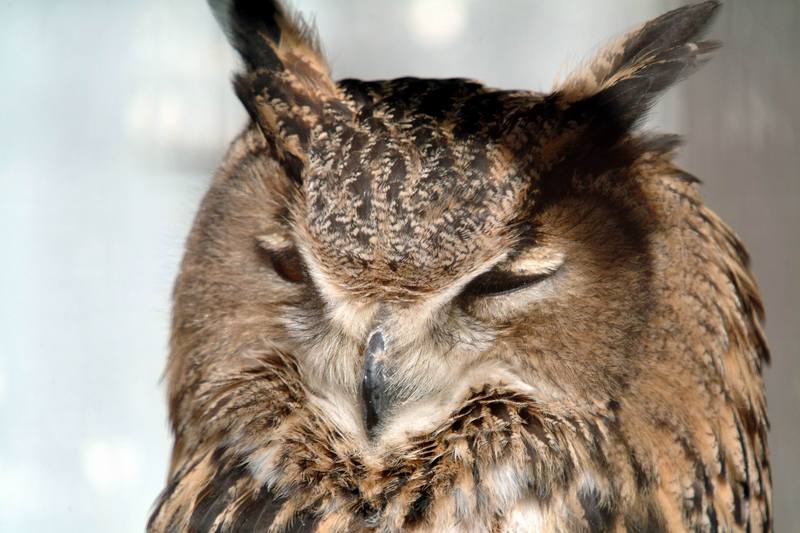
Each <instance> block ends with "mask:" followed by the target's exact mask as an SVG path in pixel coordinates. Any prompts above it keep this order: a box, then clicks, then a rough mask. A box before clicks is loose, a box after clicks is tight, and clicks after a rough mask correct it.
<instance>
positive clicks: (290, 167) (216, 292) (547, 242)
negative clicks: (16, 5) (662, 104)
mask: <svg viewBox="0 0 800 533" xmlns="http://www.w3.org/2000/svg"><path fill="white" fill-rule="evenodd" d="M211 4H212V8H213V10H214V11H215V14H216V16H217V18H218V20H219V21H220V23H221V25H222V27H223V28H224V30H225V32H226V34H227V35H228V37H229V40H230V42H231V43H232V45H233V46H234V47H235V49H236V50H237V51H238V52H239V54H240V55H241V57H242V60H243V68H242V71H241V72H240V73H239V74H237V75H236V77H235V82H234V87H235V91H236V94H237V95H238V97H239V99H240V100H241V102H242V104H244V106H245V108H246V109H247V111H248V113H249V115H250V117H251V121H250V125H249V126H248V127H247V128H246V129H245V130H244V131H243V132H242V133H241V134H240V135H239V137H238V138H237V139H236V140H235V141H234V142H233V144H232V145H231V147H230V149H229V151H228V154H227V156H226V157H225V160H224V162H223V163H222V166H221V168H220V170H219V171H218V172H217V174H216V176H215V178H214V180H213V183H212V185H211V188H210V190H209V192H208V193H207V195H206V197H205V199H204V201H203V203H202V206H201V208H200V211H199V214H198V215H197V218H196V221H195V224H194V227H193V229H192V231H191V234H190V236H189V239H188V243H187V246H186V254H185V257H184V260H183V263H182V267H181V272H180V275H179V277H178V280H177V282H176V288H175V293H174V315H173V326H172V327H173V329H172V340H171V354H170V358H169V364H168V368H167V373H166V379H167V382H168V397H169V409H170V419H171V425H172V429H173V431H174V435H175V441H174V449H173V452H172V462H171V465H170V469H169V478H168V483H167V486H166V488H165V489H164V490H163V492H162V493H161V495H160V497H159V498H158V500H157V502H156V504H155V507H154V510H153V512H152V516H151V518H150V521H149V524H148V529H149V531H152V532H161V531H221V532H230V531H271V532H290V531H291V532H298V531H314V532H357V531H380V532H396V531H436V532H439V531H459V532H461V531H463V532H484V531H487V532H488V531H504V532H511V531H612V530H613V531H662V530H663V531H683V530H691V531H734V530H746V531H762V530H769V529H770V528H771V524H772V517H771V493H770V490H771V489H770V473H769V462H768V453H767V428H768V422H767V417H766V407H765V398H764V385H763V381H762V367H763V366H764V364H765V363H766V362H767V361H768V357H769V355H768V349H767V346H766V343H765V340H764V335H763V332H762V328H761V325H760V322H761V320H762V314H763V311H762V306H761V303H760V300H759V295H758V290H757V288H756V285H755V282H754V280H753V277H752V275H751V273H750V271H749V269H748V257H747V254H746V252H745V250H744V248H743V247H742V244H741V243H740V242H739V240H738V239H737V237H736V236H735V235H734V234H733V233H732V231H731V230H730V229H729V228H728V227H727V226H726V225H725V224H724V223H723V222H722V221H721V220H720V219H719V218H718V217H717V216H716V215H715V214H714V213H713V212H711V211H710V210H709V209H708V208H707V207H706V206H705V205H704V204H703V202H702V200H701V199H700V196H699V194H698V185H697V183H698V180H697V179H696V178H694V177H693V176H692V175H690V174H688V173H687V172H685V171H683V170H681V169H680V168H678V167H677V166H676V165H675V164H674V163H673V162H672V157H673V155H674V152H675V150H676V147H677V145H678V139H677V138H676V137H675V136H672V135H654V134H647V133H643V132H641V131H639V130H638V129H637V124H639V122H640V121H641V120H642V117H643V116H644V115H645V114H646V112H647V110H648V108H649V107H650V106H651V104H652V103H653V102H654V100H655V99H656V98H657V97H658V96H659V94H660V93H661V92H662V91H663V90H665V89H666V88H667V87H669V86H670V85H671V84H673V83H674V82H676V81H677V80H679V79H680V78H683V77H685V76H686V75H688V74H689V73H690V72H692V70H693V69H694V68H695V67H696V66H697V65H698V64H700V63H702V62H703V61H704V60H705V59H706V57H707V55H708V53H709V52H711V51H712V50H714V49H715V48H716V46H717V45H716V43H714V42H711V41H707V40H702V37H701V34H702V33H703V32H704V30H705V29H706V28H707V26H708V24H709V21H710V20H711V18H712V15H713V14H714V12H715V10H716V9H717V7H718V3H717V2H714V1H711V2H703V3H699V4H694V5H689V6H686V7H683V8H680V9H677V10H675V11H671V12H669V13H666V14H664V15H662V16H661V17H658V18H656V19H654V20H652V21H650V22H648V23H645V24H643V25H642V26H640V27H638V28H636V29H634V30H632V31H631V32H629V33H628V34H626V35H625V36H623V37H622V38H620V39H619V40H617V41H615V42H613V43H611V44H610V45H609V46H607V47H606V48H604V49H603V50H601V51H600V52H599V54H598V55H597V57H596V58H595V59H594V60H593V61H592V62H590V63H588V64H587V65H586V66H585V67H584V68H582V69H580V70H579V71H578V72H576V73H574V74H572V75H571V76H569V77H568V78H567V79H566V80H564V81H563V82H562V83H560V84H558V85H557V86H556V88H555V89H554V91H553V92H551V93H547V94H545V93H536V92H530V91H521V90H500V89H492V88H489V87H485V86H483V85H481V84H480V83H477V82H474V81H470V80H466V79H418V78H400V79H394V80H382V81H361V80H355V79H346V80H341V81H334V80H333V79H332V78H331V75H330V73H329V70H328V67H327V66H326V64H325V61H324V59H323V57H322V55H321V53H320V50H319V47H318V45H317V43H316V40H315V38H314V36H313V34H312V31H311V30H310V29H309V27H308V26H307V25H305V24H304V23H303V22H302V21H301V20H300V19H298V18H297V17H296V16H293V15H291V14H290V13H289V12H287V10H286V8H285V7H283V6H282V5H280V4H279V3H277V2H271V1H266V0H249V1H246V0H241V1H234V0H230V1H219V2H216V1H214V0H212V2H211Z"/></svg>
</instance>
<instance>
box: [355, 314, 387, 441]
mask: <svg viewBox="0 0 800 533" xmlns="http://www.w3.org/2000/svg"><path fill="white" fill-rule="evenodd" d="M385 355H386V343H385V341H384V338H383V333H382V332H381V331H380V330H377V331H374V332H372V334H371V335H370V336H369V339H368V340H367V347H366V352H365V354H364V373H363V377H362V379H361V402H362V414H363V417H364V425H365V426H366V428H367V434H368V435H369V438H374V437H375V429H376V427H377V426H378V425H379V424H380V422H381V419H382V418H383V417H384V416H385V415H386V414H387V412H388V411H389V408H390V407H391V403H392V401H391V397H390V395H389V393H388V385H389V376H388V371H387V368H386V366H385V364H384V362H385Z"/></svg>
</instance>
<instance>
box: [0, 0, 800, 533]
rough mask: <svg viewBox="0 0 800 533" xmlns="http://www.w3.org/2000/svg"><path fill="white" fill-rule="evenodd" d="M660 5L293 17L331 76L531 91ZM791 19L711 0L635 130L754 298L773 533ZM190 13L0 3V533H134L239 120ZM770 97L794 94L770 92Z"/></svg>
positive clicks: (788, 473)
mask: <svg viewBox="0 0 800 533" xmlns="http://www.w3.org/2000/svg"><path fill="white" fill-rule="evenodd" d="M677 4H678V3H677V2H675V1H672V0H669V1H667V0H615V1H613V2H604V3H603V4H602V7H600V4H598V3H597V2H596V1H595V0H571V1H570V2H551V1H546V0H505V1H503V2H488V1H480V0H409V1H404V2H397V1H392V0H381V1H377V0H337V1H333V0H302V1H300V0H297V1H296V2H295V5H296V7H297V8H299V10H300V11H302V12H304V13H306V14H312V15H313V16H314V18H315V19H316V21H317V24H318V26H319V28H320V33H321V37H322V41H323V43H324V45H325V48H326V51H327V53H328V57H329V59H330V63H331V65H332V68H333V71H334V73H335V75H336V76H337V77H348V76H357V77H364V78H382V77H394V76H401V75H417V76H435V77H447V76H467V77H472V78H476V79H479V80H482V81H485V82H487V83H489V84H490V85H494V86H501V87H514V88H531V89H540V90H547V89H548V88H550V87H552V85H553V83H552V82H553V79H554V78H555V77H556V76H559V75H565V74H566V73H567V72H568V70H569V67H570V66H574V65H576V64H577V63H578V62H579V61H580V60H582V59H584V58H586V57H587V56H589V55H590V51H591V50H592V49H594V48H595V46H596V45H597V44H599V43H602V42H604V41H606V40H607V39H609V38H611V37H613V36H614V35H616V34H617V33H619V32H620V31H623V30H624V29H625V28H627V27H629V26H631V25H633V24H636V23H638V22H641V21H643V20H645V19H648V18H650V17H653V16H655V15H658V14H659V13H660V12H662V11H664V10H666V9H668V8H671V7H675V6H676V5H677ZM797 22H798V20H797V11H796V8H794V7H793V5H792V4H791V3H790V1H788V0H787V1H785V2H777V1H776V2H773V3H770V5H769V6H768V7H767V6H761V5H760V4H759V6H756V5H755V4H754V5H753V6H752V7H749V4H747V3H746V2H745V1H744V0H728V2H727V3H726V6H725V8H724V10H723V14H722V17H720V21H719V23H718V25H717V27H716V28H715V30H714V33H715V34H717V35H719V36H721V37H722V38H724V39H725V40H726V44H727V46H726V48H724V49H723V51H722V52H721V53H720V54H719V57H718V58H716V59H715V61H713V62H712V64H711V66H710V67H707V68H706V69H704V70H703V71H701V72H700V73H699V74H697V75H696V77H695V79H694V80H692V81H690V82H689V83H688V85H685V86H683V87H682V88H679V89H677V90H673V91H672V92H670V93H669V94H668V95H667V97H666V98H665V100H664V103H662V104H661V105H660V106H659V107H658V108H657V109H656V113H655V115H654V118H653V119H652V120H651V122H650V126H652V127H658V128H660V129H667V130H671V131H685V132H687V133H688V146H687V149H688V151H687V154H688V156H687V157H685V161H686V163H687V167H688V170H690V171H692V172H694V173H696V174H699V175H700V176H701V177H703V178H704V180H705V181H706V183H707V186H706V190H707V196H708V197H709V199H710V203H711V205H712V206H714V207H716V208H717V209H718V210H719V211H721V212H722V214H723V215H724V216H725V218H726V219H727V220H729V221H730V222H731V223H732V224H733V226H734V228H735V229H736V230H737V231H739V233H740V234H742V235H743V236H744V237H745V239H746V241H747V242H748V244H749V245H750V248H751V250H752V251H753V255H754V257H755V266H756V271H757V273H759V274H760V279H761V282H762V285H763V287H764V290H765V294H766V300H767V306H768V312H769V314H770V320H769V323H768V330H769V333H770V336H771V341H772V345H773V348H774V351H775V370H773V371H771V372H770V373H769V375H768V381H769V384H770V386H771V387H772V390H771V391H770V400H771V405H770V407H771V411H772V415H773V426H774V428H775V430H774V432H773V440H772V443H773V450H774V462H775V465H776V476H775V479H776V489H777V493H778V494H777V497H776V507H777V509H776V515H777V524H778V525H779V526H780V527H779V530H782V531H788V530H791V528H792V527H794V524H796V523H799V522H800V514H799V511H798V509H797V508H796V507H795V506H793V505H791V503H792V502H791V500H792V498H793V495H794V494H797V491H796V490H794V491H792V490H791V489H797V488H798V487H797V481H796V480H797V479H798V474H799V473H798V470H797V469H798V460H797V458H796V457H795V455H794V453H793V452H794V450H795V449H796V448H797V446H798V443H800V438H798V433H797V432H798V429H797V428H798V425H797V421H798V420H797V410H798V409H797V407H798V403H800V402H798V394H799V392H798V391H800V377H798V375H799V374H798V367H797V364H798V363H797V358H796V355H797V354H796V350H794V349H793V347H792V345H791V342H790V339H791V333H792V332H794V331H797V329H798V328H797V326H798V325H800V324H798V322H797V312H796V306H795V302H796V301H797V299H798V298H797V297H798V296H800V295H798V293H797V286H798V285H797V282H796V281H795V279H794V278H793V276H792V274H793V273H795V272H797V271H798V269H797V266H798V264H797V262H798V259H797V257H798V256H797V237H796V236H795V233H794V229H795V228H796V227H797V224H796V223H797V222H798V215H797V213H798V209H797V207H796V201H797V200H798V189H797V187H798V180H797V179H796V171H795V169H796V168H797V165H796V163H797V157H798V156H797V154H796V152H795V151H794V150H793V149H792V148H794V147H796V146H797V138H796V135H797V128H798V120H797V119H798V117H797V107H796V106H793V105H792V102H791V101H790V99H789V97H790V94H791V91H792V88H793V87H796V86H797V81H798V76H797V60H796V59H795V57H794V53H795V50H796V49H798V47H797V45H798V42H797V38H796V37H794V36H793V34H792V32H791V29H792V28H793V27H796V26H797ZM235 66H236V61H235V58H234V56H233V54H232V53H231V52H230V50H229V49H228V46H227V44H226V43H225V42H224V39H223V38H222V35H221V32H220V31H219V30H218V29H217V27H216V24H215V22H214V20H213V18H212V16H211V15H210V13H209V11H208V8H207V6H206V5H205V2H203V1H202V0H172V1H170V2H164V1H162V0H115V1H114V2H108V1H102V0H74V1H72V2H56V1H48V0H10V1H6V2H3V3H0V67H2V72H3V76H2V80H3V81H2V83H0V250H2V252H1V253H2V261H0V428H2V430H0V531H4V532H5V531H14V532H16V531H26V532H37V531H43V532H44V531H53V530H59V531H75V532H88V533H91V532H95V531H97V532H101V531H102V532H117V531H124V532H127V531H141V530H142V528H143V524H144V522H145V520H146V517H147V514H148V509H149V507H150V505H151V503H152V502H153V500H154V499H155V497H156V494H157V493H158V491H159V490H160V488H161V487H162V483H163V481H164V476H165V472H166V467H167V458H168V454H169V445H170V442H169V434H168V430H167V422H166V409H165V402H164V391H163V387H162V386H161V385H160V384H159V378H160V375H161V371H162V369H163V367H164V362H165V359H166V353H167V336H168V325H169V294H170V290H171V284H172V279H173V277H174V275H175V273H176V272H177V268H178V262H179V260H180V257H181V253H182V245H183V239H184V237H185V235H186V233H187V232H188V229H189V225H190V223H191V219H192V216H193V213H194V210H195V209H196V207H197V204H198V202H199V199H200V197H201V195H202V193H203V192H204V189H205V187H206V186H207V184H208V182H209V180H210V176H211V174H212V173H213V171H214V168H215V167H216V165H217V164H218V162H219V160H220V158H221V155H222V153H223V151H224V149H225V147H226V145H227V143H228V142H229V141H230V139H231V138H232V137H233V136H234V135H235V133H236V132H237V131H238V129H239V128H240V127H241V126H242V125H243V124H244V120H245V115H244V113H243V112H242V110H241V109H240V106H239V104H238V102H237V101H236V99H235V97H234V96H233V91H232V90H231V89H230V87H229V81H228V80H229V79H230V74H231V72H232V70H233V69H234V68H235ZM792 84H794V85H792Z"/></svg>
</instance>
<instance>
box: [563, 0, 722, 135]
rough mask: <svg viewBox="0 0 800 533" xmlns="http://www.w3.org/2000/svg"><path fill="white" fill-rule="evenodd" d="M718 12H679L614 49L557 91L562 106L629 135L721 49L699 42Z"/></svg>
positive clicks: (712, 5) (711, 8) (704, 5)
mask: <svg viewBox="0 0 800 533" xmlns="http://www.w3.org/2000/svg"><path fill="white" fill-rule="evenodd" d="M719 6H720V3H719V2H718V1H716V0H711V1H706V2H701V3H698V4H693V5H688V6H684V7H681V8H678V9H675V10H673V11H670V12H668V13H665V14H664V15H661V16H660V17H658V18H655V19H653V20H651V21H649V22H646V23H645V24H643V25H641V26H640V27H638V28H636V29H635V30H633V31H631V32H630V33H628V34H627V35H625V36H623V37H622V38H621V39H619V40H617V41H615V42H613V43H611V44H610V45H609V46H607V47H605V48H604V49H602V50H601V51H600V52H599V53H598V54H597V55H596V56H595V58H594V59H593V60H592V61H591V62H590V63H589V64H588V65H587V66H586V67H585V68H583V69H581V70H579V71H578V72H575V73H574V74H572V75H571V76H570V77H569V78H567V80H566V81H565V82H564V83H563V84H561V85H560V86H559V87H558V89H557V93H556V94H557V95H558V100H559V101H560V103H561V105H562V106H564V107H570V108H573V112H572V113H570V114H571V116H572V117H573V118H576V119H578V117H579V116H580V117H581V118H584V119H586V118H589V119H594V120H595V121H596V123H603V124H604V128H608V127H614V128H616V129H617V130H618V131H619V133H624V132H627V131H628V130H629V129H630V128H632V127H633V126H635V124H636V123H637V122H638V121H639V120H641V119H642V118H643V117H644V116H646V114H647V111H648V110H649V108H650V106H651V105H652V104H653V103H654V102H655V99H656V98H657V97H658V96H659V95H660V94H661V93H662V92H663V91H664V90H665V89H667V88H668V87H670V86H671V85H672V84H674V83H675V82H677V81H679V80H681V79H683V78H685V77H686V76H688V75H689V74H691V73H692V72H694V70H695V69H696V68H697V67H698V66H699V65H701V64H702V63H703V62H704V61H705V59H706V57H707V54H708V53H709V52H711V51H713V50H715V49H716V48H718V46H719V43H717V42H715V41H702V40H699V38H700V37H701V36H702V34H703V33H704V31H705V30H706V28H707V27H708V26H709V24H710V22H711V20H712V19H713V16H714V14H715V12H716V11H717V9H718V8H719Z"/></svg>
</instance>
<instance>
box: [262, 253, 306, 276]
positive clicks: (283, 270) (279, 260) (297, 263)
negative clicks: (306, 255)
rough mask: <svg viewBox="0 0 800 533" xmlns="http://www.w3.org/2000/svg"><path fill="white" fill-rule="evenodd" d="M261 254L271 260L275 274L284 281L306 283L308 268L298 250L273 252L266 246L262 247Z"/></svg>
mask: <svg viewBox="0 0 800 533" xmlns="http://www.w3.org/2000/svg"><path fill="white" fill-rule="evenodd" d="M260 250H261V252H262V253H263V254H264V255H265V256H266V258H267V259H268V260H269V262H270V264H271V265H272V268H273V269H274V270H275V273H276V274H278V276H280V278H281V279H282V280H284V281H288V282H289V283H294V284H298V283H304V282H305V281H306V267H305V264H304V263H303V259H302V258H301V257H300V253H299V252H298V251H297V248H294V247H288V248H283V249H280V250H272V249H269V248H266V247H264V246H261V247H260Z"/></svg>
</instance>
